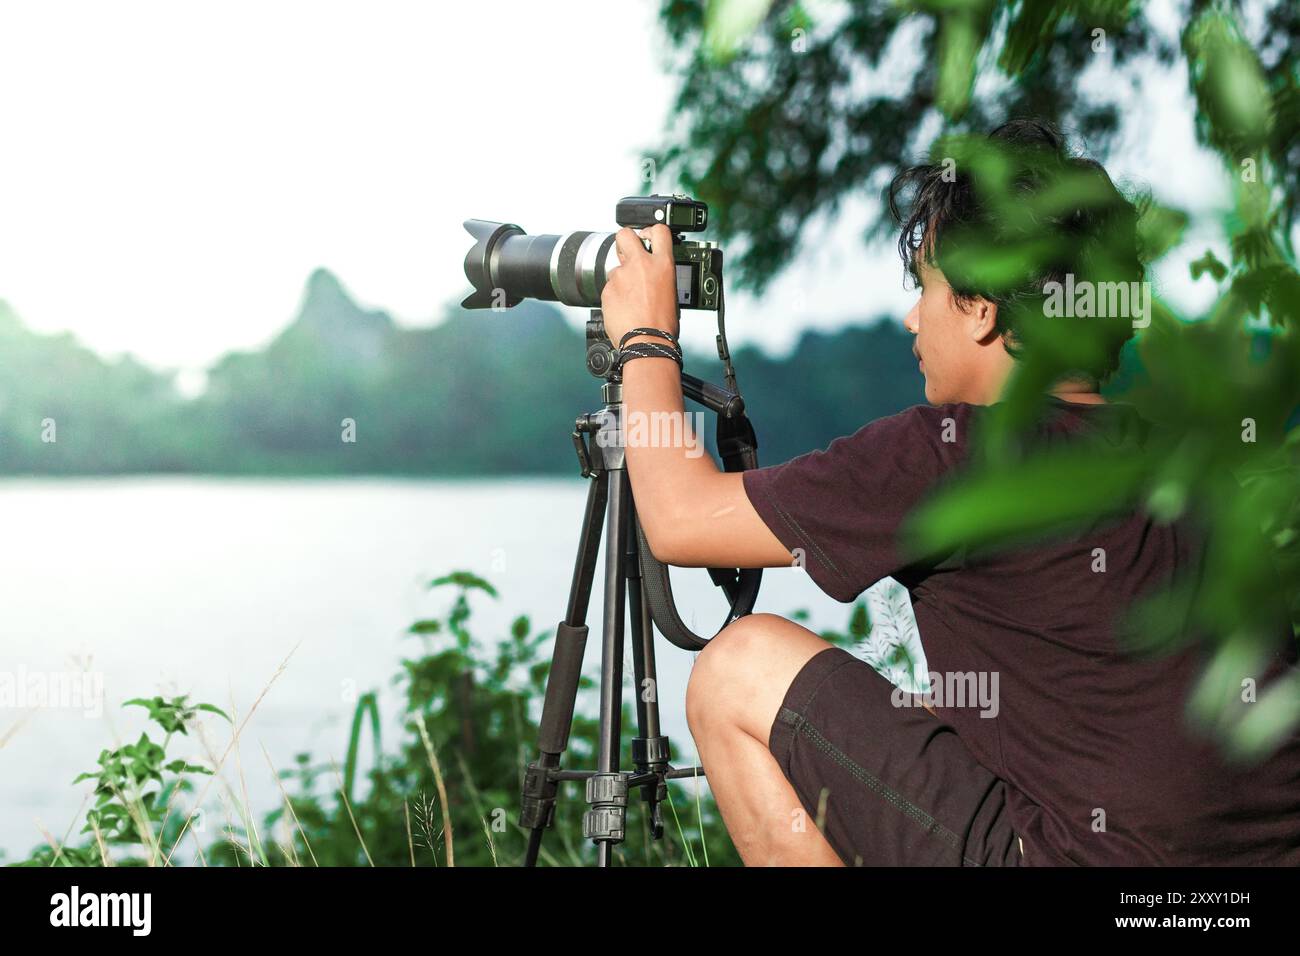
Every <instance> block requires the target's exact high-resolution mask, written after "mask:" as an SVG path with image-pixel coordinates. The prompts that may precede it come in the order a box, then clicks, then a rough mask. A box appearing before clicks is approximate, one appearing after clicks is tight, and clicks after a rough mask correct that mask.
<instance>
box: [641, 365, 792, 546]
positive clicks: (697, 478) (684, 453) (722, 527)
mask: <svg viewBox="0 0 1300 956" xmlns="http://www.w3.org/2000/svg"><path fill="white" fill-rule="evenodd" d="M623 404H624V411H625V414H626V415H628V416H629V417H628V421H629V422H633V421H636V418H637V416H640V420H641V421H642V422H654V421H656V418H655V415H656V414H658V415H659V416H660V417H659V419H658V420H660V421H663V420H664V417H663V413H665V412H666V413H668V414H670V415H673V416H675V417H676V421H677V422H680V423H681V429H680V430H679V429H677V428H672V429H670V430H668V431H669V432H670V433H671V434H682V435H684V436H688V438H689V440H690V441H692V442H697V441H701V440H702V439H700V438H699V437H698V436H695V435H693V434H691V431H690V423H689V422H688V421H686V419H685V414H686V413H685V410H684V408H683V405H682V385H681V373H680V372H679V371H678V369H677V363H675V362H672V361H670V360H667V359H637V360H635V361H632V362H629V363H628V364H627V366H626V367H625V368H624V369H623ZM656 444H658V445H659V447H656ZM697 447H698V446H697ZM688 450H689V449H688V448H684V447H670V446H668V445H667V444H665V443H662V442H660V443H653V442H650V443H645V442H638V443H630V444H629V445H628V447H627V449H626V454H627V470H628V475H629V476H630V478H631V481H632V494H633V496H634V497H635V499H636V508H637V514H638V515H639V516H640V518H641V526H642V528H644V529H645V534H646V539H647V540H648V541H649V543H650V550H651V551H652V552H654V555H655V557H657V558H658V559H659V560H660V561H663V562H664V563H665V564H674V565H677V566H678V567H686V568H704V567H715V568H716V567H735V568H776V567H788V566H789V565H790V564H791V556H790V552H789V551H787V550H786V549H785V546H784V545H782V544H781V542H780V541H778V540H777V539H776V535H774V534H773V533H772V532H771V530H770V529H769V528H768V527H767V525H766V524H765V523H764V522H763V519H762V518H760V517H759V516H758V512H756V511H755V510H754V506H753V505H752V504H750V502H749V496H748V495H747V494H745V488H744V485H743V484H742V483H741V475H740V473H739V472H724V471H721V470H719V468H718V466H717V464H715V463H714V461H713V459H712V458H711V457H710V456H709V455H707V454H698V455H696V457H691V456H690V455H689V454H688Z"/></svg>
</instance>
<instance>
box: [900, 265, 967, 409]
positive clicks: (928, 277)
mask: <svg viewBox="0 0 1300 956" xmlns="http://www.w3.org/2000/svg"><path fill="white" fill-rule="evenodd" d="M915 275H916V278H917V280H918V281H919V283H920V287H921V288H920V291H921V297H920V298H919V299H918V300H917V302H916V305H914V306H912V311H911V312H909V313H907V317H906V318H905V319H903V325H904V326H906V327H907V330H908V331H909V332H911V333H912V334H913V335H915V336H916V341H914V342H913V343H912V352H913V354H915V355H916V357H917V359H918V360H919V361H920V369H921V374H922V375H924V376H925V400H926V401H927V402H929V403H930V404H931V405H942V404H944V403H945V402H972V403H977V404H978V403H980V402H982V401H985V400H986V397H985V396H984V395H983V393H982V391H981V386H982V384H983V383H982V379H983V377H984V376H983V375H982V374H981V372H982V366H983V360H984V358H985V356H984V354H983V353H984V349H983V348H981V345H980V343H979V342H978V341H977V340H976V337H975V336H974V335H972V330H973V325H972V319H973V318H974V316H972V314H971V313H970V312H966V311H964V310H963V309H961V308H960V307H959V306H958V305H957V301H956V299H954V298H953V295H952V288H951V287H950V286H949V285H948V280H947V279H945V278H944V275H943V273H942V272H940V271H939V270H938V269H937V268H935V267H934V266H932V265H930V264H929V263H928V262H925V261H924V258H923V257H921V256H918V257H917V263H916V272H915Z"/></svg>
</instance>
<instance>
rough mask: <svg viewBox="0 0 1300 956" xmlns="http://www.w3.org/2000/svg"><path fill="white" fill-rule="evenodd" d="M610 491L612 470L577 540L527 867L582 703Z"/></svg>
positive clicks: (534, 773)
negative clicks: (593, 598)
mask: <svg viewBox="0 0 1300 956" xmlns="http://www.w3.org/2000/svg"><path fill="white" fill-rule="evenodd" d="M608 494H609V473H608V472H605V471H601V472H599V473H597V475H596V476H595V477H594V478H593V479H592V482H591V485H590V487H589V488H588V489H587V507H586V511H585V512H584V513H583V518H582V531H581V533H580V535H579V539H578V558H577V561H576V562H575V564H574V568H573V582H572V584H571V585H570V587H569V605H568V609H567V611H566V613H565V617H564V620H563V621H561V622H560V623H559V625H558V626H557V627H556V629H555V650H554V651H553V652H552V654H551V669H550V672H549V673H548V675H547V678H546V697H545V699H544V700H543V703H542V716H541V720H540V723H539V730H538V735H537V736H538V744H537V749H538V751H539V753H538V758H537V759H536V760H535V761H533V762H532V763H531V764H529V765H528V770H527V772H526V773H525V775H524V788H523V799H522V803H521V808H520V811H519V825H520V826H521V827H524V828H525V829H527V830H528V831H529V834H528V848H527V850H526V851H525V854H524V865H525V866H534V865H536V863H537V856H538V854H539V853H540V852H541V847H542V834H543V833H545V832H546V828H547V827H549V826H550V825H551V823H552V821H553V820H554V817H555V799H556V795H557V792H558V790H559V784H558V783H557V781H555V780H554V779H553V778H552V775H551V771H553V770H554V769H555V768H557V767H559V765H560V758H561V756H562V755H563V753H564V751H565V749H566V748H567V747H568V744H569V731H570V730H571V729H572V727H573V709H574V706H575V705H576V703H577V697H578V681H579V680H580V678H581V676H582V659H583V654H584V652H585V650H586V646H587V625H586V619H587V607H588V605H589V604H590V602H591V585H592V579H593V578H594V577H595V573H596V554H597V551H598V550H599V549H600V526H601V519H602V518H604V516H605V503H606V500H607V498H608Z"/></svg>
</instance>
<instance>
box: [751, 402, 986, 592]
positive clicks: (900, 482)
mask: <svg viewBox="0 0 1300 956" xmlns="http://www.w3.org/2000/svg"><path fill="white" fill-rule="evenodd" d="M972 408H973V406H970V405H965V404H957V405H938V406H926V405H918V406H916V407H914V408H909V409H908V410H907V411H904V412H900V413H899V414H897V415H891V416H890V417H888V418H882V419H879V420H877V421H874V422H871V423H870V424H868V425H864V426H863V427H862V428H860V429H858V430H857V431H856V432H854V433H853V434H852V435H848V436H845V437H843V438H837V439H835V440H834V441H833V442H831V443H830V445H829V446H828V447H827V448H826V449H825V450H824V451H812V452H808V453H807V454H805V455H800V456H799V457H798V458H792V459H791V460H790V461H787V462H784V463H783V464H780V465H770V466H768V467H766V468H756V469H753V470H751V471H746V472H744V473H743V474H744V477H743V479H742V480H743V483H744V487H745V493H746V495H748V497H749V500H750V503H751V504H753V506H754V510H756V511H757V512H758V514H759V516H760V517H761V518H762V519H763V521H764V523H765V524H766V525H767V526H768V528H770V529H771V531H772V533H773V534H774V535H776V537H777V540H779V541H780V542H781V544H783V545H784V546H785V547H786V548H788V549H790V551H791V553H792V554H794V555H795V556H796V559H797V560H801V561H802V563H803V566H804V569H805V570H806V571H807V572H808V574H809V576H810V577H812V579H813V581H815V582H816V584H817V586H818V587H820V588H821V589H822V590H823V591H825V592H826V593H827V594H828V595H830V596H831V597H833V598H834V599H835V600H837V601H842V602H844V603H848V602H850V601H853V600H854V599H855V598H856V597H857V596H858V595H859V594H861V593H862V592H863V591H865V590H866V589H867V588H869V587H870V586H871V585H873V584H875V583H876V582H877V581H879V580H880V579H881V578H884V577H887V576H889V575H891V574H895V573H897V572H899V571H901V570H903V569H904V568H905V567H906V566H907V562H906V561H905V559H904V558H903V557H902V555H901V549H900V546H899V545H900V543H899V531H900V528H901V526H902V524H903V521H904V519H905V518H906V517H907V515H908V513H909V512H910V511H911V510H912V509H913V508H914V507H915V506H916V505H917V504H918V503H919V502H920V501H921V500H922V498H924V497H925V495H926V493H927V492H928V491H929V490H931V489H932V488H933V487H934V485H936V484H937V483H938V482H939V480H940V479H941V478H942V477H943V475H944V474H945V473H946V472H947V471H949V470H950V469H951V468H953V467H954V466H955V465H956V464H957V463H958V462H959V461H960V460H961V459H962V458H963V457H964V455H965V449H966V447H967V437H966V432H967V428H968V426H969V423H970V413H971V409H972Z"/></svg>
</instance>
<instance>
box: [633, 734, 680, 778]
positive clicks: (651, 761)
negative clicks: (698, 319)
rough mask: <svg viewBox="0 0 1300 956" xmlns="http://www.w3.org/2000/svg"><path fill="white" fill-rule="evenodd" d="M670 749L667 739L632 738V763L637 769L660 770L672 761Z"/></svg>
mask: <svg viewBox="0 0 1300 956" xmlns="http://www.w3.org/2000/svg"><path fill="white" fill-rule="evenodd" d="M672 759H673V758H672V749H671V748H670V747H669V746H668V738H667V737H634V738H633V739H632V763H633V764H634V765H635V766H637V767H646V768H648V769H651V770H658V769H662V767H663V766H666V765H667V763H668V761H670V760H672Z"/></svg>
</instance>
